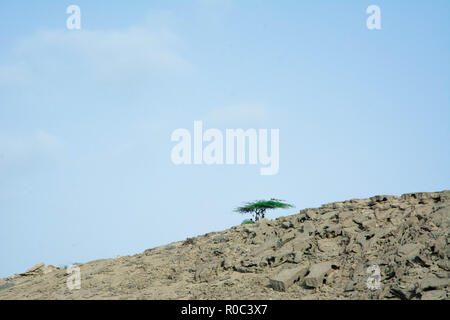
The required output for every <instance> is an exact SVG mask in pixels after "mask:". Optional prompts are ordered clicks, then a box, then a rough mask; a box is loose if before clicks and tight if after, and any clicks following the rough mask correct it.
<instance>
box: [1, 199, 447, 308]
mask: <svg viewBox="0 0 450 320" xmlns="http://www.w3.org/2000/svg"><path fill="white" fill-rule="evenodd" d="M449 222H450V191H443V192H434V193H411V194H404V195H402V196H400V197H397V196H375V197H372V198H369V199H352V200H348V201H344V202H335V203H329V204H325V205H323V206H321V207H320V208H315V209H304V210H301V211H300V212H299V213H298V214H295V215H291V216H286V217H280V218H277V219H274V220H267V219H263V220H261V221H258V222H257V223H255V224H251V225H241V226H236V227H232V228H230V229H228V230H225V231H221V232H211V233H208V234H205V235H201V236H198V237H195V238H189V239H186V240H185V241H180V242H174V243H171V244H168V245H165V246H162V247H156V248H153V249H148V250H146V251H145V252H143V253H141V254H137V255H134V256H126V257H117V258H115V259H104V260H96V261H92V262H89V263H85V264H79V265H78V267H79V268H80V271H81V288H80V289H75V290H69V289H68V286H67V281H68V279H69V278H70V276H71V274H68V272H67V269H63V268H56V267H53V266H45V265H44V264H40V265H36V266H34V267H33V268H31V269H30V270H28V271H26V272H24V273H22V274H16V275H14V276H11V277H8V278H5V279H0V299H422V300H425V299H449V297H450V289H449V271H450V262H449V257H450V249H449V246H448V243H449ZM368 271H369V272H368ZM377 271H379V274H378V273H377Z"/></svg>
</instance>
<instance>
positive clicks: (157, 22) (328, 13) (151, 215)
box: [0, 0, 450, 277]
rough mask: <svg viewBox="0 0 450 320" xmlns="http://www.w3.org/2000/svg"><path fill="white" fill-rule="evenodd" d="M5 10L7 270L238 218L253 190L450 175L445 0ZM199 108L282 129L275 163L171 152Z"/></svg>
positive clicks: (212, 124) (342, 196)
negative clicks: (265, 166) (206, 159)
mask: <svg viewBox="0 0 450 320" xmlns="http://www.w3.org/2000/svg"><path fill="white" fill-rule="evenodd" d="M69 5H77V6H79V8H80V10H81V28H80V29H68V28H67V25H66V21H67V19H68V18H69V16H70V14H67V13H66V9H67V7H68V6H69ZM370 5H377V6H378V7H379V8H380V12H381V15H380V17H381V29H379V30H377V29H374V30H369V29H368V28H367V25H366V20H367V19H368V18H369V16H370V14H368V13H366V9H367V7H368V6H370ZM0 26H1V28H0V43H1V45H0V277H6V276H10V275H13V274H15V273H20V272H24V271H25V270H26V269H28V268H29V267H31V266H33V265H35V264H37V263H40V262H45V263H46V264H52V265H56V266H65V265H70V264H73V263H83V262H87V261H91V260H96V259H102V258H111V257H115V256H117V255H122V256H124V255H131V254H136V253H140V252H142V251H144V250H146V249H148V248H152V247H155V246H159V245H163V244H166V243H169V242H173V241H180V240H184V239H186V238H187V237H192V236H196V235H200V234H205V233H208V232H212V231H220V230H225V229H227V228H230V227H232V226H234V225H238V224H240V223H241V222H242V220H244V219H245V218H249V217H248V216H242V215H239V214H238V213H235V212H233V209H235V208H236V207H237V206H239V205H241V204H242V203H243V202H246V201H251V200H258V199H267V198H272V197H274V198H279V199H283V200H286V201H287V202H289V203H292V204H293V205H295V208H294V209H289V210H276V211H273V212H269V213H268V214H267V217H268V218H276V217H278V216H284V215H290V214H295V213H297V212H298V211H299V210H301V209H303V208H310V207H318V206H320V205H322V204H324V203H328V202H334V201H344V200H347V199H352V198H366V197H371V196H374V195H379V194H393V195H401V194H403V193H408V192H417V191H425V192H432V191H441V190H445V189H450V166H449V163H450V150H449V149H450V148H449V141H450V128H449V120H450V97H449V88H450V60H449V51H450V50H449V49H450V2H449V1H444V0H443V1H438V0H435V1H401V0H399V1H380V0H374V1H363V0H359V1H339V2H338V1H331V0H330V1H325V0H321V1H293V0H292V1H288V0H287V1H282V2H280V1H256V0H249V1H236V0H216V1H215V0H191V1H106V0H95V1H92V0H90V1H87V0H86V1H84V0H79V1H44V0H38V1H25V0H21V1H12V0H1V2H0ZM194 121H202V124H203V127H204V130H207V129H210V128H213V129H214V128H215V129H217V130H219V132H223V133H224V134H225V132H226V130H227V129H237V128H242V129H244V130H247V129H250V128H254V129H268V130H269V131H270V130H271V129H278V130H279V170H278V172H277V173H276V174H273V175H261V174H260V167H261V165H260V164H257V165H254V164H249V163H246V164H240V165H237V164H236V165H219V164H212V165H207V164H204V163H203V164H197V165H193V164H192V165H184V164H181V165H176V164H174V162H173V161H172V159H171V152H172V149H173V148H174V146H175V145H176V144H177V143H176V142H174V141H172V140H171V135H172V133H173V132H174V131H175V130H177V129H180V128H184V129H187V130H188V131H189V132H191V133H194V128H193V126H194Z"/></svg>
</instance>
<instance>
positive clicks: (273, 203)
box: [234, 198, 294, 221]
mask: <svg viewBox="0 0 450 320" xmlns="http://www.w3.org/2000/svg"><path fill="white" fill-rule="evenodd" d="M293 207H294V206H293V205H292V204H289V203H285V202H284V200H280V199H273V198H272V199H270V200H257V201H253V202H247V203H246V204H245V205H244V206H242V207H238V208H236V209H235V210H234V211H235V212H239V213H252V214H253V217H254V218H255V221H258V220H259V219H260V218H261V219H263V218H264V215H265V212H266V210H267V209H278V208H281V209H288V208H293Z"/></svg>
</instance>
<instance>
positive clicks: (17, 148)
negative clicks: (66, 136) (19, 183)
mask: <svg viewBox="0 0 450 320" xmlns="http://www.w3.org/2000/svg"><path fill="white" fill-rule="evenodd" d="M62 147H63V143H62V141H61V140H60V139H59V138H57V137H56V136H54V135H51V134H49V133H48V132H46V131H43V130H37V131H36V132H35V133H34V134H32V135H28V136H22V137H13V136H10V135H2V134H0V164H1V163H3V164H5V163H6V164H15V163H20V162H24V161H27V160H32V159H35V158H36V157H47V158H48V157H53V156H55V155H57V153H58V151H59V150H60V149H61V148H62Z"/></svg>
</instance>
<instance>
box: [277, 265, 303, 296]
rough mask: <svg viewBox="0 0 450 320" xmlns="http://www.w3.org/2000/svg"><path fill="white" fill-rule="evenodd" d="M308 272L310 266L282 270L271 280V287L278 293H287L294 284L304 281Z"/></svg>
mask: <svg viewBox="0 0 450 320" xmlns="http://www.w3.org/2000/svg"><path fill="white" fill-rule="evenodd" d="M307 272H308V265H301V266H298V267H295V268H290V269H284V270H281V271H280V272H279V273H278V274H277V275H275V276H274V277H272V278H270V279H269V281H270V285H271V287H272V288H273V289H274V290H276V291H286V289H287V288H289V287H290V286H291V285H292V284H293V283H294V282H296V281H303V278H304V276H305V275H306V273H307Z"/></svg>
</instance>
